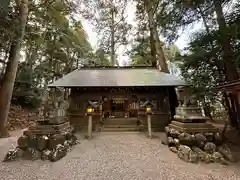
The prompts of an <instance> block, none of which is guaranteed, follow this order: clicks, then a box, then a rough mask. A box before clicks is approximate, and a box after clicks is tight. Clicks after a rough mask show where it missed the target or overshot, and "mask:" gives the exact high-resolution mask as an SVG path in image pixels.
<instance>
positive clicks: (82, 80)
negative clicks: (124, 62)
mask: <svg viewBox="0 0 240 180" xmlns="http://www.w3.org/2000/svg"><path fill="white" fill-rule="evenodd" d="M182 85H186V83H185V81H183V80H181V79H180V78H179V77H177V76H174V75H170V74H167V73H163V72H160V71H159V70H158V69H156V68H149V67H141V68H137V67H136V68H81V69H79V70H75V71H73V72H71V73H69V74H67V75H65V76H63V77H62V78H60V79H58V80H56V81H55V82H53V83H52V84H50V85H48V87H115V86H119V87H130V86H131V87H132V86H182Z"/></svg>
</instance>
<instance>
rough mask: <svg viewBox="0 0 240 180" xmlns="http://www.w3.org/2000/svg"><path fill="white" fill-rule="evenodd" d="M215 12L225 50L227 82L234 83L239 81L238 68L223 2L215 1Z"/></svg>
mask: <svg viewBox="0 0 240 180" xmlns="http://www.w3.org/2000/svg"><path fill="white" fill-rule="evenodd" d="M213 2H214V7H215V12H216V14H217V22H218V26H219V32H220V41H221V45H222V50H223V59H224V62H225V67H226V78H227V81H233V80H237V79H238V73H237V68H236V66H235V65H234V63H233V50H232V45H231V41H230V37H229V35H228V30H227V26H226V21H225V17H224V15H223V9H222V1H219V0H214V1H213Z"/></svg>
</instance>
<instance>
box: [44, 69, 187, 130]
mask: <svg viewBox="0 0 240 180" xmlns="http://www.w3.org/2000/svg"><path fill="white" fill-rule="evenodd" d="M183 85H185V82H184V81H183V80H181V79H180V78H179V77H177V76H174V75H171V74H167V73H163V72H160V71H159V70H158V69H157V68H156V67H146V66H141V67H132V66H127V67H83V68H80V69H78V70H75V71H73V72H71V73H69V74H67V75H65V76H63V77H62V78H60V79H58V80H56V81H55V82H53V83H52V84H50V85H49V86H48V87H49V88H55V87H62V88H65V89H69V91H70V96H69V111H68V119H69V121H70V122H71V124H72V125H74V126H75V128H76V129H77V130H83V129H85V128H87V126H88V117H87V115H86V112H87V108H88V107H89V102H92V103H97V102H98V103H99V104H100V105H99V106H97V107H96V108H94V113H93V122H92V123H93V129H96V127H98V126H102V127H103V128H102V130H103V131H104V130H105V131H115V130H116V131H117V130H122V131H125V130H140V129H146V128H147V117H146V106H145V105H144V104H146V102H150V103H151V111H152V120H151V123H152V128H153V129H156V130H163V129H164V127H165V126H166V125H167V124H168V123H169V122H170V121H171V113H173V111H172V109H173V108H174V106H176V103H177V102H176V100H174V99H176V97H175V96H176V93H175V91H174V88H175V87H177V86H183ZM173 92H174V93H173Z"/></svg>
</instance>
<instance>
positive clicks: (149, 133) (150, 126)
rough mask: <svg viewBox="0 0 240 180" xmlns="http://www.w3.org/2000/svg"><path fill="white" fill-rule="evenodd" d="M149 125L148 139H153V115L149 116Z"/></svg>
mask: <svg viewBox="0 0 240 180" xmlns="http://www.w3.org/2000/svg"><path fill="white" fill-rule="evenodd" d="M147 123H148V137H149V138H150V139H152V122H151V114H147Z"/></svg>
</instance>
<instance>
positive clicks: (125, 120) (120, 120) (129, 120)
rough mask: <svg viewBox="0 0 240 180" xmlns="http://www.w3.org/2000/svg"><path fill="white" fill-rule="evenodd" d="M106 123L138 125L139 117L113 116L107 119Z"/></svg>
mask: <svg viewBox="0 0 240 180" xmlns="http://www.w3.org/2000/svg"><path fill="white" fill-rule="evenodd" d="M103 123H104V125H136V124H137V118H112V119H105V120H104V122H103Z"/></svg>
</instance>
